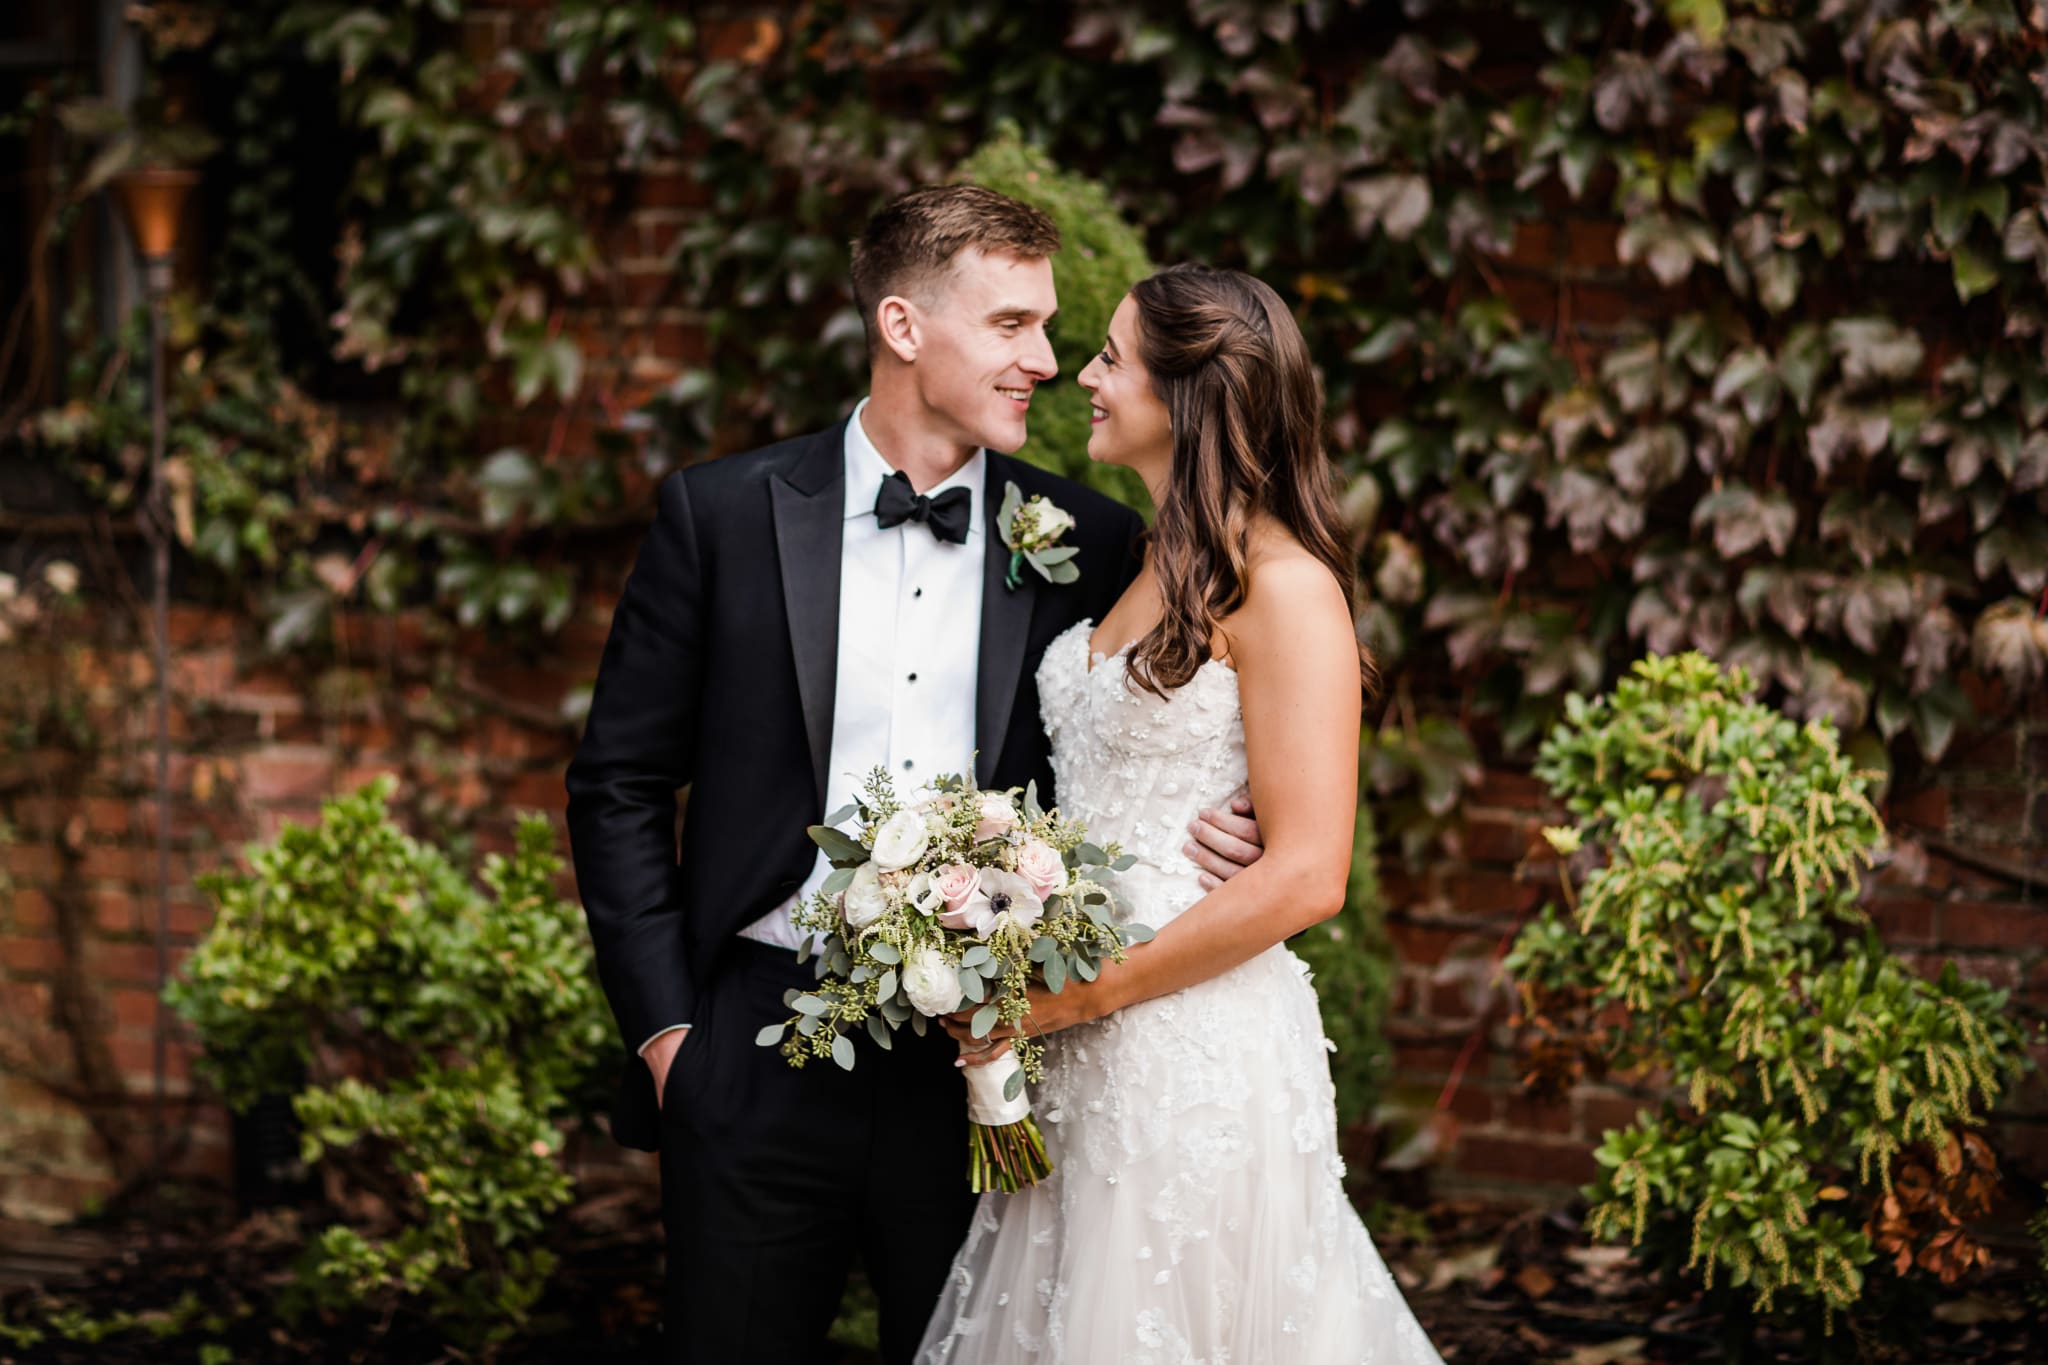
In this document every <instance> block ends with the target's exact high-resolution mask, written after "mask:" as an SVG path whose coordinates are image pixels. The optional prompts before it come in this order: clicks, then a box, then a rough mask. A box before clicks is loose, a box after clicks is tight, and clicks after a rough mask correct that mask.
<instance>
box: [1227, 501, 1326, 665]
mask: <svg viewBox="0 0 2048 1365" xmlns="http://www.w3.org/2000/svg"><path fill="white" fill-rule="evenodd" d="M1245 571H1246V572H1245V596H1244V601H1243V603H1242V604H1240V605H1239V607H1238V609H1237V610H1236V611H1234V612H1232V613H1231V614H1230V616H1229V617H1228V618H1227V619H1226V620H1225V621H1224V622H1223V623H1222V625H1223V635H1224V636H1225V638H1226V639H1227V640H1228V642H1229V647H1230V653H1231V655H1232V656H1233V657H1232V661H1233V662H1234V663H1241V662H1242V658H1241V656H1242V655H1243V654H1244V653H1245V652H1246V651H1247V650H1250V651H1254V652H1260V653H1263V652H1268V651H1270V650H1271V649H1272V647H1273V646H1275V645H1277V644H1280V643H1281V642H1283V641H1284V640H1285V639H1286V638H1287V637H1288V636H1290V635H1299V634H1302V633H1304V632H1306V633H1307V634H1308V635H1310V636H1312V637H1321V636H1325V635H1328V636H1332V637H1333V638H1334V637H1336V636H1340V635H1341V636H1342V637H1343V638H1344V639H1346V640H1350V639H1351V638H1352V633H1351V604H1350V603H1349V602H1348V601H1346V600H1345V596H1344V588H1343V585H1342V584H1341V583H1339V582H1338V581H1337V576H1336V575H1335V574H1333V573H1331V572H1330V568H1329V566H1328V565H1327V564H1325V563H1323V561H1322V560H1320V559H1318V558H1316V556H1315V555H1314V554H1313V553H1311V552H1310V551H1309V549H1308V547H1307V546H1305V545H1303V544H1302V543H1301V542H1300V541H1299V540H1297V539H1295V537H1294V536H1293V534H1292V533H1290V532H1289V531H1288V530H1287V528H1286V527H1285V526H1283V525H1281V524H1280V523H1279V522H1277V521H1269V520H1263V519H1262V520H1261V522H1260V523H1258V524H1256V525H1254V526H1253V528H1252V532H1251V536H1250V538H1249V543H1248V544H1247V546H1246V555H1245ZM1283 652H1287V653H1291V652H1292V651H1291V650H1284V651H1283Z"/></svg>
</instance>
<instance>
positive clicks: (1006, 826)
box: [974, 792, 1017, 843]
mask: <svg viewBox="0 0 2048 1365" xmlns="http://www.w3.org/2000/svg"><path fill="white" fill-rule="evenodd" d="M978 814H979V817H980V818H979V819H977V820H976V821H975V823H974V838H975V842H977V843H979V842H980V841H982V840H984V839H994V838H996V837H998V836H999V835H1004V834H1008V833H1009V832H1010V831H1011V830H1013V829H1015V828H1016V827H1017V808H1016V807H1015V806H1013V805H1011V804H1010V798H1009V797H1007V796H1005V795H1003V794H1002V793H1001V792H983V793H982V796H981V807H980V810H979V812H978Z"/></svg>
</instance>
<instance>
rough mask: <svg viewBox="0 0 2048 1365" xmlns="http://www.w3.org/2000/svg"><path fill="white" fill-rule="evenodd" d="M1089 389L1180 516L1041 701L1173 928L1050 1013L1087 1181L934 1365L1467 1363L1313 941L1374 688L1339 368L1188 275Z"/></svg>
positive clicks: (1002, 1241)
mask: <svg viewBox="0 0 2048 1365" xmlns="http://www.w3.org/2000/svg"><path fill="white" fill-rule="evenodd" d="M1080 383H1081V386H1082V387H1083V388H1085V389H1087V390H1088V391H1089V393H1090V395H1091V396H1092V398H1093V400H1094V405H1095V415H1094V428H1093V431H1092V433H1091V435H1090V436H1089V440H1088V454H1089V456H1090V458H1092V459H1096V460H1102V461H1106V462H1108V463H1111V464H1118V465H1123V466H1126V467H1128V468H1130V469H1132V470H1135V471H1136V472H1137V473H1138V474H1139V475H1140V476H1141V477H1142V478H1143V479H1144V480H1145V484H1146V487H1147V488H1148V489H1149V490H1150V491H1151V494H1152V499H1153V502H1154V503H1155V505H1156V506H1157V507H1158V509H1159V516H1158V521H1157V524H1156V526H1155V527H1154V529H1153V531H1152V533H1151V535H1150V537H1149V538H1148V541H1147V544H1146V552H1145V572H1143V573H1141V574H1139V576H1138V578H1137V580H1136V581H1135V582H1134V583H1133V584H1132V585H1131V587H1130V588H1129V589H1128V590H1127V591H1126V592H1125V593H1124V595H1123V597H1122V598H1121V599H1119V600H1118V601H1117V603H1116V604H1115V606H1114V607H1112V608H1111V609H1110V611H1109V613H1108V614H1107V615H1106V616H1105V617H1104V618H1103V620H1102V621H1101V622H1099V623H1095V622H1090V621H1086V620H1083V621H1081V622H1079V623H1078V624H1076V625H1075V626H1074V628H1073V629H1072V630H1070V631H1068V632H1067V633H1066V634H1065V635H1063V636H1061V637H1060V638H1058V639H1057V640H1055V641H1054V642H1053V644H1052V645H1051V646H1049V647H1048V648H1047V650H1046V653H1045V657H1044V660H1043V662H1042V663H1041V664H1040V666H1039V670H1038V688H1039V693H1040V696H1041V698H1042V701H1043V706H1044V717H1045V725H1046V731H1047V733H1048V734H1049V735H1050V736H1051V738H1052V762H1053V768H1054V772H1055V775H1056V777H1057V778H1058V795H1059V799H1060V806H1061V809H1062V811H1063V812H1064V813H1065V814H1067V815H1069V816H1072V817H1074V818H1076V819H1079V820H1082V821H1085V822H1086V823H1087V826H1088V830H1089V836H1090V838H1091V839H1093V840H1094V841H1096V842H1098V843H1107V842H1109V841H1111V840H1115V841H1118V842H1120V843H1121V844H1122V845H1123V847H1124V851H1125V852H1127V853H1131V854H1134V855H1136V857H1137V859H1138V862H1137V865H1136V866H1135V867H1133V868H1131V870H1130V871H1129V872H1127V873H1125V874H1124V875H1123V876H1122V877H1121V878H1119V885H1118V890H1119V899H1120V903H1121V906H1122V909H1123V913H1125V914H1126V915H1127V916H1130V917H1132V918H1135V919H1139V920H1143V921H1144V922H1145V923H1147V924H1149V925H1151V926H1152V927H1154V928H1155V929H1157V930H1158V931H1159V932H1158V935H1157V937H1156V938H1154V939H1153V941H1152V942H1150V943H1149V944H1146V945H1143V946H1141V947H1138V948H1135V949H1133V950H1132V951H1131V953H1130V955H1129V957H1128V959H1127V960H1126V961H1125V962H1124V963H1122V964H1121V965H1117V966H1105V968H1104V970H1103V971H1102V974H1101V975H1100V977H1099V978H1098V979H1097V980H1095V981H1094V982H1081V981H1070V982H1069V983H1068V984H1067V986H1066V989H1065V990H1063V991H1061V992H1059V993H1058V994H1053V993H1050V992H1047V991H1044V990H1034V991H1033V993H1032V1003H1031V1014H1030V1017H1029V1019H1028V1020H1027V1026H1028V1027H1030V1028H1031V1029H1032V1031H1033V1032H1044V1033H1048V1034H1051V1035H1052V1037H1051V1038H1050V1039H1049V1041H1048V1044H1047V1047H1046V1058H1045V1079H1044V1081H1043V1082H1042V1083H1041V1084H1040V1085H1039V1086H1038V1087H1037V1088H1036V1091H1035V1094H1034V1098H1033V1108H1034V1110H1035V1112H1036V1113H1037V1115H1038V1118H1039V1120H1040V1123H1041V1125H1042V1127H1043V1129H1044V1133H1045V1139H1046V1145H1047V1149H1048V1152H1049V1154H1050V1155H1051V1157H1052V1158H1053V1161H1054V1163H1055V1170H1054V1172H1053V1174H1052V1175H1051V1177H1049V1178H1048V1179H1047V1180H1046V1181H1045V1182H1044V1183H1043V1184H1040V1185H1038V1186H1035V1187H1033V1188H1031V1189H1028V1190H1026V1191H1024V1192H1021V1193H1018V1194H1011V1195H1003V1194H990V1195H985V1196H983V1199H982V1202H981V1205H980V1207H979V1209H978V1210H977V1213H976V1216H975V1219H974V1223H973V1225H972V1228H971V1230H970V1231H969V1233H968V1237H967V1241H966V1244H965V1245H964V1246H962V1247H961V1249H960V1251H959V1253H958V1255H957V1256H956V1257H955V1258H954V1262H953V1268H952V1272H951V1275H950V1278H949V1279H948V1282H947V1287H946V1290H945V1293H944V1294H943V1295H942V1297H941V1298H940V1301H939V1306H938V1309H937V1312H936V1313H935V1314H934V1316H933V1318H932V1321H931V1324H930V1326H929V1327H928V1328H927V1329H926V1332H925V1338H924V1342H923V1345H922V1346H921V1347H920V1349H919V1353H918V1360H919V1361H920V1362H928V1363H929V1365H988V1363H993V1362H1005V1361H1025V1362H1052V1361H1066V1362H1072V1363H1073V1365H1084V1363H1085V1365H1093V1363H1094V1362H1099V1361H1100V1362H1109V1361H1115V1362H1124V1363H1127V1365H1193V1363H1194V1362H1203V1363H1204V1365H1224V1362H1229V1363H1230V1365H1269V1363H1271V1362H1313V1363H1317V1365H1320V1362H1363V1361H1372V1362H1399V1363H1400V1365H1408V1363H1409V1362H1433V1361H1436V1360H1437V1359H1438V1357H1437V1353H1436V1351H1435V1350H1434V1349H1433V1348H1432V1347H1431V1346H1430V1343H1429V1339H1428V1338H1427V1337H1426V1336H1425V1335H1424V1333H1423V1331H1422V1328H1421V1326H1420V1324H1418V1323H1417V1322H1416V1320H1415V1318H1414V1316H1413V1314H1412V1313H1410V1311H1409V1309H1408V1306H1407V1304H1406V1303H1405V1302H1404V1301H1403V1300H1402V1297H1401V1293H1400V1290H1399V1288H1398V1287H1397V1286H1396V1285H1395V1283H1394V1281H1393V1278H1392V1277H1391V1276H1390V1275H1389V1274H1388V1273H1387V1269H1386V1266H1385V1265H1384V1264H1383V1263H1382V1262H1381V1260H1380V1258H1379V1254H1378V1252H1377V1251H1375V1250H1374V1248H1373V1244H1372V1239H1371V1237H1370V1236H1368V1235H1367V1233H1366V1230H1365V1226H1364V1224H1362V1223H1361V1222H1360V1221H1359V1219H1358V1215H1357V1214H1356V1213H1355V1212H1354V1211H1353V1210H1352V1208H1351V1205H1350V1203H1349V1201H1348V1200H1347V1199H1346V1197H1345V1194H1344V1189H1343V1184H1342V1174H1343V1165H1342V1162H1341V1161H1340V1159H1339V1157H1338V1155H1337V1144H1336V1111H1335V1108H1334V1104H1333V1092H1332V1089H1331V1085H1330V1074H1329V1065H1328V1060H1327V1056H1326V1047H1327V1045H1326V1043H1325V1041H1324V1038H1323V1031H1322V1024H1321V1019H1320V1016H1319V1015H1318V1013H1317V1008H1316V998H1315V993H1314V990H1313V989H1312V988H1311V986H1310V985H1309V983H1308V980H1307V978H1306V968H1305V967H1304V966H1303V964H1302V963H1301V961H1300V960H1299V959H1297V958H1296V957H1295V956H1294V955H1293V954H1292V953H1290V952H1288V951H1287V949H1286V948H1285V946H1284V941H1285V940H1286V938H1287V937H1288V936H1289V935H1291V934H1294V933H1297V932H1299V931H1301V930H1303V929H1306V928H1308V927H1309V926H1310V925H1312V924H1315V923H1316V922H1317V921H1319V920H1322V919H1325V918H1327V917H1329V916H1330V915H1332V914H1334V913H1336V911H1337V910H1338V908H1339V906H1340V905H1341V904H1342V901H1343V897H1344V888H1345V879H1346V873H1347V871H1348V869H1349V867H1350V863H1351V834H1352V821H1353V812H1354V809H1355V806H1356V803H1357V780H1358V778H1357V769H1358V764H1357V753H1358V724H1359V713H1360V709H1361V698H1362V688H1363V684H1364V682H1365V681H1366V677H1367V676H1368V675H1369V673H1370V665H1369V664H1368V663H1366V662H1365V661H1364V660H1362V658H1361V655H1360V652H1359V649H1358V645H1357V642H1356V639H1355V637H1354V635H1353V633H1352V625H1351V611H1350V600H1349V599H1350V587H1351V580H1352V569H1351V563H1350V551H1349V549H1348V546H1347V542H1346V540H1345V538H1344V536H1343V534H1342V530H1341V527H1340V524H1339V521H1338V517H1337V511H1336V506H1335V503H1334V501H1333V499H1332V496H1331V492H1330V486H1329V470H1328V465H1327V462H1326V460H1325V458H1324V454H1323V450H1322V445H1321V440H1320V436H1319V420H1320V413H1321V407H1322V404H1321V394H1320V391H1319V386H1318V383H1317V380H1316V376H1315V372H1314V370H1313V368H1312V366H1311V364H1310V361H1309V356H1308V350H1307V347H1306V346H1305V345H1304V343H1303V342H1302V338H1301V333H1300V331H1299V330H1298V329H1297V327H1296V326H1295V323H1294V319H1293V317H1292V316H1291V315H1290V314H1289V313H1288V311H1287V309H1286V307H1285V306H1284V305H1283V304H1282V303H1281V301H1280V299H1279V297H1278V296H1277V295H1275V294H1274V293H1273V291H1272V290H1271V289H1269V288H1267V287H1266V286H1265V285H1263V284H1261V283H1259V282H1258V281H1257V280H1254V279H1252V278H1250V277H1249V276H1246V275H1241V274H1238V273H1236V272H1233V271H1221V270H1210V269H1206V268H1203V267H1200V266H1192V265H1184V266H1176V267H1174V268H1173V269H1170V270H1167V271H1164V272H1162V273H1160V274H1158V275H1154V276H1153V277H1151V278H1150V279H1147V280H1144V281H1141V282H1140V283H1139V284H1137V285H1136V286H1134V287H1133V288H1132V290H1131V292H1130V294H1129V296H1128V297H1126V298H1125V299H1124V300H1123V302H1122V303H1121V304H1120V305H1119V306H1118V308H1117V310H1116V315H1115V317H1114V318H1112V319H1111V321H1110V326H1109V340H1108V343H1107V344H1106V345H1105V346H1104V347H1103V350H1102V353H1101V354H1100V355H1099V356H1097V357H1096V358H1095V359H1094V360H1093V361H1091V362H1090V363H1089V365H1088V367H1087V368H1086V369H1085V370H1083V371H1082V373H1081V376H1080ZM1246 782H1249V784H1250V788H1251V794H1252V799H1253V805H1254V806H1255V808H1256V809H1257V811H1258V818H1259V824H1260V826H1261V828H1262V830H1263V832H1264V837H1265V845H1266V852H1265V855H1264V856H1263V857H1261V858H1260V859H1259V860H1258V861H1257V862H1256V863H1254V864H1253V865H1252V866H1251V867H1250V868H1249V869H1247V870H1246V871H1244V872H1242V873H1240V874H1239V875H1238V876H1237V877H1236V878H1235V879H1233V880H1231V881H1229V882H1226V883H1224V884H1223V885H1222V886H1220V887H1219V888H1218V889H1216V890H1214V891H1210V892H1207V893H1205V892H1204V890H1203V887H1202V885H1201V882H1200V873H1199V869H1198V868H1197V867H1196V866H1195V864H1194V863H1193V862H1191V861H1190V860H1189V858H1188V856H1187V855H1188V854H1189V853H1190V852H1192V851H1193V850H1192V848H1191V846H1190V845H1188V844H1187V842H1186V839H1187V830H1186V827H1187V825H1188V823H1189V822H1190V821H1191V820H1193V819H1194V818H1195V816H1196V813H1197V812H1198V811H1199V810H1201V809H1202V808H1204V807H1213V806H1218V805H1220V804H1221V803H1222V802H1224V801H1227V800H1228V799H1229V798H1230V796H1231V794H1232V793H1233V792H1234V791H1235V790H1236V789H1237V788H1238V787H1239V786H1240V785H1241V784H1244V783H1246ZM948 1027H949V1028H950V1029H951V1030H952V1031H953V1032H954V1034H955V1036H956V1037H958V1038H960V1039H961V1041H962V1043H963V1045H964V1046H966V1047H969V1048H978V1047H980V1046H982V1045H981V1043H980V1042H979V1041H977V1040H974V1039H972V1038H971V1036H970V1035H969V1034H968V1032H967V1029H966V1026H965V1023H964V1016H961V1017H958V1018H956V1019H955V1020H953V1021H951V1022H950V1023H949V1025H948ZM1010 1032H1011V1031H1010V1030H1008V1029H998V1031H997V1034H996V1036H995V1037H994V1038H993V1039H991V1040H990V1046H989V1047H988V1049H987V1050H986V1051H983V1052H981V1053H979V1055H976V1056H973V1057H971V1058H969V1059H968V1060H969V1061H971V1062H973V1063H985V1062H987V1061H989V1060H993V1058H994V1057H995V1056H997V1055H1000V1052H1001V1051H1002V1050H1003V1049H1005V1048H1006V1047H1007V1046H1008V1042H1007V1038H1008V1036H1009V1034H1010Z"/></svg>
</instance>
